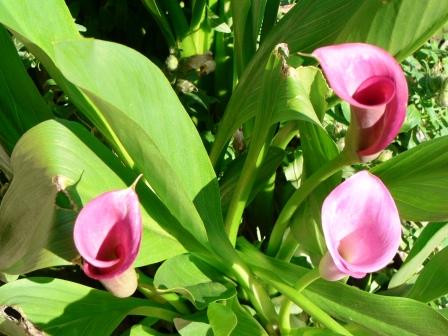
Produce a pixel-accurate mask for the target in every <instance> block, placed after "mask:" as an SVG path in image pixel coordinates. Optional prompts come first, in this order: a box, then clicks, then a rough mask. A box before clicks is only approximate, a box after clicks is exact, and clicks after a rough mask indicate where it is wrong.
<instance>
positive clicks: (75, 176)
mask: <svg viewBox="0 0 448 336" xmlns="http://www.w3.org/2000/svg"><path fill="white" fill-rule="evenodd" d="M11 166H12V169H13V172H14V179H13V181H12V183H11V185H10V187H9V188H8V191H7V193H6V195H5V197H4V198H3V201H2V203H1V206H0V240H1V244H0V269H1V270H4V271H6V273H9V271H14V272H15V273H18V274H20V273H25V272H28V271H31V270H33V269H36V268H41V267H48V266H52V265H60V264H66V263H67V261H68V260H71V259H72V258H73V257H74V256H75V255H74V254H73V253H74V249H73V243H72V224H71V223H72V221H73V216H74V215H73V214H70V213H67V212H62V211H61V212H58V213H57V214H56V215H57V217H56V218H55V219H56V220H53V218H54V217H53V216H55V206H54V204H55V198H56V193H57V192H58V190H61V191H63V190H66V192H67V193H68V194H69V195H70V198H71V199H72V203H73V204H74V205H72V206H73V207H81V206H82V205H83V204H86V203H87V202H88V201H90V200H91V199H92V198H94V197H96V196H98V195H99V194H101V193H103V192H106V191H110V190H114V189H124V188H126V187H127V186H128V185H130V184H131V183H132V181H133V179H135V174H133V173H131V172H130V171H129V170H126V169H125V168H124V167H123V165H122V164H121V162H120V161H119V160H118V159H117V158H116V157H115V156H114V155H113V154H112V153H111V152H110V150H109V149H107V148H106V147H105V146H104V145H103V144H101V143H100V142H99V141H98V140H97V139H95V138H94V137H93V136H92V135H91V134H90V133H89V132H87V131H86V130H85V129H84V128H83V127H81V126H79V125H78V124H75V123H66V124H65V125H64V124H61V123H59V122H57V121H54V120H49V121H46V122H43V123H41V124H39V125H37V126H35V127H34V128H32V129H31V130H29V131H28V132H27V133H26V134H25V135H24V136H23V137H22V138H21V139H20V141H19V142H18V144H17V146H16V147H15V149H14V152H13V154H12V157H11ZM138 192H139V194H140V195H141V197H140V200H141V202H142V204H143V206H144V209H142V210H143V211H142V216H143V238H142V239H143V240H142V244H141V249H140V254H139V257H138V259H137V262H136V264H137V265H143V264H144V265H146V264H150V263H154V262H158V261H161V260H164V259H166V258H169V257H171V256H173V255H176V254H178V253H181V252H183V248H182V247H181V246H180V244H179V243H178V242H177V241H176V240H175V239H174V238H173V237H171V236H170V235H169V234H168V233H167V232H166V231H165V230H164V229H162V228H161V227H160V224H158V223H161V224H162V225H163V224H164V223H173V224H171V225H176V224H175V221H174V222H173V218H172V217H171V216H170V215H169V213H167V211H166V210H164V207H163V205H162V204H161V203H160V201H159V200H158V199H157V197H156V196H155V195H152V194H151V193H150V191H149V189H147V188H139V189H138ZM60 216H62V217H60ZM67 216H69V218H67ZM70 216H71V218H70ZM167 226H168V225H167ZM42 248H45V249H46V250H47V251H42V250H41V249H42Z"/></svg>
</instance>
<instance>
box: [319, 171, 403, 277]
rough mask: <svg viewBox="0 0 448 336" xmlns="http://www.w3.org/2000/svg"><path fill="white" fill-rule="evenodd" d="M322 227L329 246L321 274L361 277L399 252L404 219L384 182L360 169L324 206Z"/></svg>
mask: <svg viewBox="0 0 448 336" xmlns="http://www.w3.org/2000/svg"><path fill="white" fill-rule="evenodd" d="M322 229H323V232H324V237H325V242H326V245H327V248H328V252H327V254H326V255H325V256H324V257H323V258H322V260H321V262H320V265H319V269H320V273H321V276H322V278H324V279H327V280H339V279H341V278H343V277H344V276H352V277H354V278H362V277H364V276H365V275H366V274H367V273H370V272H375V271H378V270H380V269H381V268H383V267H385V266H386V265H387V264H388V263H389V262H390V261H391V260H392V259H393V257H394V256H395V254H396V253H397V250H398V247H399V244H400V239H401V223H400V217H399V214H398V210H397V207H396V205H395V202H394V200H393V198H392V196H391V194H390V193H389V190H388V189H387V188H386V186H385V185H384V184H383V182H382V181H381V180H380V179H379V178H378V177H376V176H374V175H372V174H370V173H369V172H367V171H361V172H359V173H357V174H355V175H353V176H352V177H350V178H349V179H347V180H346V181H344V182H343V183H341V184H340V185H339V186H337V187H336V188H335V189H334V190H333V191H332V192H331V193H330V194H329V195H328V196H327V198H326V199H325V201H324V203H323V206H322Z"/></svg>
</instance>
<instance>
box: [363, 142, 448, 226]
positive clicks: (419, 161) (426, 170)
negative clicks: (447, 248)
mask: <svg viewBox="0 0 448 336" xmlns="http://www.w3.org/2000/svg"><path fill="white" fill-rule="evenodd" d="M447 166H448V136H444V137H440V138H438V139H434V140H430V141H427V142H425V143H422V144H420V145H419V146H416V147H414V148H412V149H410V150H408V151H406V152H404V153H402V154H400V155H397V156H395V157H393V158H392V159H390V160H388V161H386V162H383V163H381V164H379V165H378V166H376V167H374V168H373V169H372V170H371V171H372V173H374V174H375V175H377V176H378V177H379V178H381V180H382V181H383V182H384V184H385V185H386V186H387V188H388V189H389V191H390V192H391V194H392V196H393V198H394V200H395V202H396V204H397V207H398V210H399V212H400V216H401V218H403V219H405V220H411V221H443V220H447V219H448V207H447V206H446V204H447V203H448V169H446V167H447Z"/></svg>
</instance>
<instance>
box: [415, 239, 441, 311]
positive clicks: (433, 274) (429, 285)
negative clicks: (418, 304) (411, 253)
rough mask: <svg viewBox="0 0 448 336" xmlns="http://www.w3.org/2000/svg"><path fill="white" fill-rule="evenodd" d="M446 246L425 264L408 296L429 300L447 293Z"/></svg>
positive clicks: (424, 300)
mask: <svg viewBox="0 0 448 336" xmlns="http://www.w3.org/2000/svg"><path fill="white" fill-rule="evenodd" d="M447 263H448V247H445V248H444V249H443V250H442V251H440V252H439V253H437V254H436V255H435V256H433V257H432V258H431V259H429V262H428V263H427V264H426V265H425V267H424V268H423V270H422V271H421V273H420V275H419V277H418V278H417V281H416V282H415V284H414V286H413V287H412V288H411V290H410V292H409V294H408V297H410V298H412V299H415V300H419V301H422V302H429V301H432V300H435V299H437V298H439V297H440V296H442V295H445V294H447V293H448V268H447V267H446V265H447Z"/></svg>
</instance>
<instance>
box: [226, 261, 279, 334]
mask: <svg viewBox="0 0 448 336" xmlns="http://www.w3.org/2000/svg"><path fill="white" fill-rule="evenodd" d="M232 271H233V273H234V275H235V277H236V278H237V280H238V283H239V284H240V285H241V286H242V287H243V289H244V290H245V292H246V294H247V295H248V296H249V300H250V301H251V303H252V304H253V307H254V308H255V310H256V311H257V314H258V315H259V317H260V320H261V322H262V323H263V325H264V327H265V328H266V330H268V331H269V332H270V334H271V333H274V332H275V330H277V328H278V317H277V313H276V312H275V308H274V305H273V304H272V301H271V299H270V297H269V295H268V293H267V291H266V289H265V288H264V287H263V285H262V284H261V283H259V281H258V280H257V279H256V278H255V277H254V276H253V275H252V274H251V273H250V271H249V270H248V269H247V268H246V267H245V266H243V265H238V264H234V265H233V266H232Z"/></svg>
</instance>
